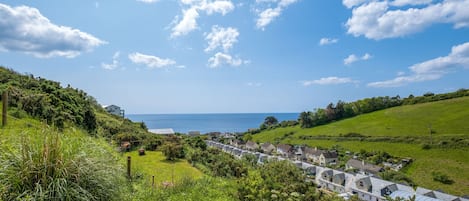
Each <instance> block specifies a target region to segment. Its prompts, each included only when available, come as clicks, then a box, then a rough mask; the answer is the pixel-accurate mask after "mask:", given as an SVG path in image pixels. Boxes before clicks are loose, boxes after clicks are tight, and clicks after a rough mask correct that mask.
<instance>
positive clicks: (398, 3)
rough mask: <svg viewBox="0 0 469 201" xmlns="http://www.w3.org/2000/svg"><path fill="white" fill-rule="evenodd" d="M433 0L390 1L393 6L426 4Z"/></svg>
mask: <svg viewBox="0 0 469 201" xmlns="http://www.w3.org/2000/svg"><path fill="white" fill-rule="evenodd" d="M432 1H433V0H394V1H391V5H393V6H407V5H426V4H430V3H432Z"/></svg>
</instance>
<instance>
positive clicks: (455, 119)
mask: <svg viewBox="0 0 469 201" xmlns="http://www.w3.org/2000/svg"><path fill="white" fill-rule="evenodd" d="M467 108H469V97H463V98H455V99H450V100H444V101H438V102H431V103H423V104H416V105H405V106H401V107H394V108H390V109H386V110H381V111H377V112H372V113H369V114H363V115H359V116H356V117H354V118H349V119H345V120H342V121H337V122H333V123H330V124H326V125H323V126H317V127H314V128H308V129H302V128H300V127H299V126H295V127H286V128H278V129H273V130H268V131H263V132H261V133H259V134H256V135H255V136H254V139H255V140H259V141H271V142H274V139H275V138H280V137H282V136H284V135H285V134H287V133H291V132H293V133H294V135H293V136H294V137H299V136H317V135H327V136H338V135H340V134H347V133H352V132H354V133H360V134H362V135H366V136H427V135H429V128H430V127H431V129H432V130H433V133H434V135H435V136H453V135H458V136H461V135H466V136H467V135H469V124H468V123H467V122H469V110H468V109H467Z"/></svg>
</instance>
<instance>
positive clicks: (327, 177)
mask: <svg viewBox="0 0 469 201" xmlns="http://www.w3.org/2000/svg"><path fill="white" fill-rule="evenodd" d="M333 175H334V172H333V171H332V170H330V169H329V170H324V171H323V172H322V173H321V179H322V180H324V181H328V182H331V181H332V176H333Z"/></svg>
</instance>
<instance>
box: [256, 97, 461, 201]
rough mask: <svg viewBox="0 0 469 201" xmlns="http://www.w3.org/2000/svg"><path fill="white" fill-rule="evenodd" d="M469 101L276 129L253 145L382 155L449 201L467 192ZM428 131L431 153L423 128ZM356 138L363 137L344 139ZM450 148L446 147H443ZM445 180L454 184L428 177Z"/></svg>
mask: <svg viewBox="0 0 469 201" xmlns="http://www.w3.org/2000/svg"><path fill="white" fill-rule="evenodd" d="M468 108H469V97H463V98H456V99H450V100H444V101H438V102H431V103H423V104H417V105H406V106H401V107H395V108H390V109H386V110H382V111H377V112H373V113H369V114H364V115H360V116H357V117H354V118H350V119H346V120H342V121H338V122H334V123H330V124H327V125H323V126H318V127H314V128H308V129H302V128H300V127H287V128H277V129H273V130H267V131H263V132H261V133H259V134H256V135H253V139H254V140H255V141H260V142H284V143H291V144H307V145H309V146H320V147H328V148H330V147H332V146H334V145H339V146H341V147H343V148H345V149H348V150H351V151H355V152H358V151H360V150H361V149H363V150H366V151H386V152H388V153H390V154H391V155H394V156H398V157H411V158H413V159H414V160H415V161H414V163H412V164H411V166H410V167H409V168H408V169H406V170H405V173H406V174H407V175H408V176H410V177H411V178H412V180H413V181H414V182H415V183H416V184H417V185H421V186H423V187H426V188H432V189H442V190H444V191H446V192H448V193H452V194H455V195H464V194H467V193H468V192H469V146H467V144H468V143H467V142H468V141H469V124H468V123H467V122H469V109H468ZM430 124H431V128H432V131H433V144H434V146H433V148H432V149H429V150H424V149H422V143H426V144H428V143H430V130H429V125H430ZM347 133H358V134H361V135H362V136H363V137H360V138H354V137H344V136H347V135H345V134H347ZM445 144H451V145H452V146H447V147H445V146H443V145H445ZM432 171H439V172H443V173H444V174H446V175H448V176H449V177H450V178H451V179H452V180H454V183H453V184H452V185H446V184H441V183H438V182H435V181H433V178H432V175H431V172H432Z"/></svg>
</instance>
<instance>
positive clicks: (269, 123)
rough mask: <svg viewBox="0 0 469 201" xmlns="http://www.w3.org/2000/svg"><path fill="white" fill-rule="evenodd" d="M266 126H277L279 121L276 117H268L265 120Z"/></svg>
mask: <svg viewBox="0 0 469 201" xmlns="http://www.w3.org/2000/svg"><path fill="white" fill-rule="evenodd" d="M264 124H265V125H267V126H272V125H277V124H278V120H277V118H275V117H274V116H268V117H266V118H265V120H264Z"/></svg>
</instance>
